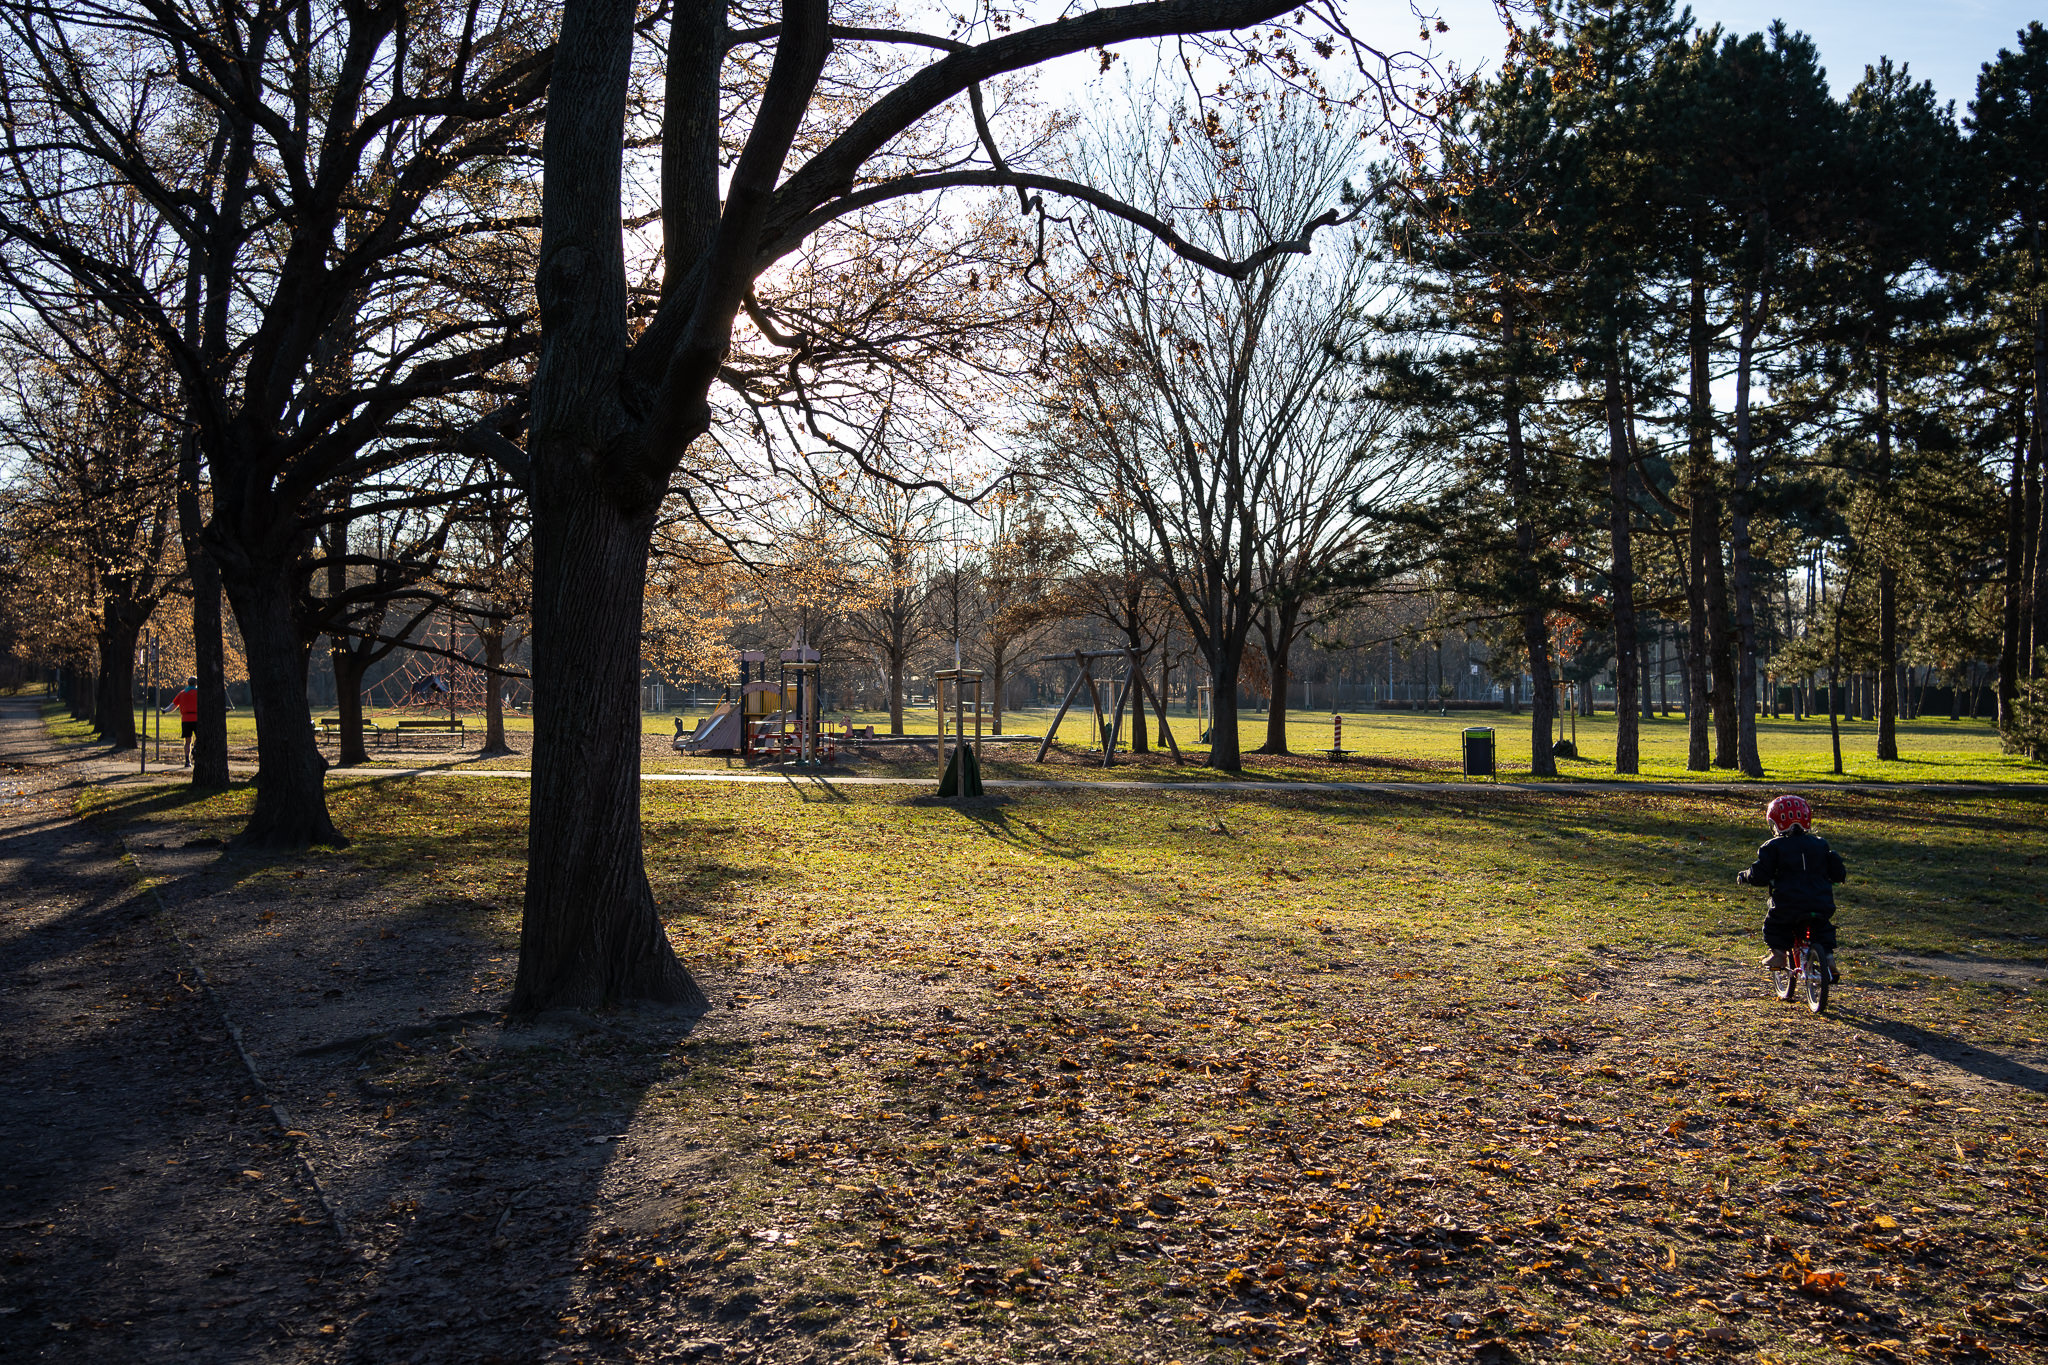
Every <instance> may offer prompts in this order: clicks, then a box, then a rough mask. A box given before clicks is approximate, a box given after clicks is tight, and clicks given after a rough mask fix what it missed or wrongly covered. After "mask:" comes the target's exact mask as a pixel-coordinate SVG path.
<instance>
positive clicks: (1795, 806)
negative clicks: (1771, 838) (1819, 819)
mask: <svg viewBox="0 0 2048 1365" xmlns="http://www.w3.org/2000/svg"><path fill="white" fill-rule="evenodd" d="M1764 819H1766V820H1768V821H1770V822H1771V828H1772V829H1774V830H1776V831H1777V832H1778V833H1780V834H1783V833H1784V832H1785V831H1786V830H1788V829H1790V828H1791V827H1792V826H1794V825H1797V826H1799V828H1801V829H1804V830H1810V829H1812V828H1813V807H1812V806H1809V805H1807V804H1806V798H1805V797H1803V796H1780V797H1777V798H1775V799H1774V800H1773V801H1772V802H1771V804H1770V805H1768V806H1765V807H1764Z"/></svg>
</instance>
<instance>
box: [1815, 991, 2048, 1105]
mask: <svg viewBox="0 0 2048 1365" xmlns="http://www.w3.org/2000/svg"><path fill="white" fill-rule="evenodd" d="M1833 1013H1834V1017H1835V1018H1836V1020H1838V1021H1839V1022H1841V1023H1844V1024H1847V1025H1849V1026H1850V1027H1851V1028H1859V1029H1862V1030H1863V1031H1864V1032H1866V1033H1875V1034H1877V1035H1878V1036H1879V1037H1881V1038H1889V1039H1891V1040H1892V1041H1893V1042H1895V1043H1898V1044H1900V1045H1901V1046H1904V1047H1909V1048H1912V1049H1913V1050H1914V1051H1915V1052H1919V1053H1923V1054H1924V1055H1926V1056H1928V1057H1932V1058H1934V1059H1935V1060H1936V1061H1941V1062H1946V1063H1948V1064H1949V1065H1950V1066H1953V1067H1956V1068H1958V1069H1959V1070H1963V1071H1967V1072H1969V1073H1970V1074H1971V1075H1973V1076H1980V1077H1982V1078H1983V1079H1985V1080H1987V1081H1997V1082H1998V1083H2000V1084H2001V1085H2016V1086H2019V1087H2020V1088H2021V1089H2023V1090H2031V1091H2033V1092H2034V1093H2035V1094H2037V1095H2048V1071H2042V1070H2040V1069H2039V1068H2037V1067H2032V1066H2028V1065H2027V1064H2026V1063H2025V1062H2020V1061H2015V1060H2014V1059H2013V1058H2011V1057H2006V1056H2001V1055H2000V1054H1999V1053H1996V1052H1990V1051H1987V1050H1985V1049H1984V1048H1981V1047H1978V1046H1976V1045H1975V1044H1973V1043H1966V1042H1964V1041H1963V1040H1962V1039H1960V1038H1955V1037H1951V1036H1950V1035H1948V1034H1946V1033H1936V1032H1934V1031H1933V1030H1932V1029H1924V1028H1921V1027H1920V1026H1919V1025H1918V1024H1909V1023H1907V1022H1906V1021H1905V1020H1903V1019H1891V1018H1887V1017H1885V1016H1884V1015H1880V1014H1872V1013H1870V1012H1869V1011H1867V1010H1860V1009H1853V1008H1852V1009H1842V1008H1841V1007H1839V1006H1837V1007H1836V1008H1835V1010H1834V1011H1833Z"/></svg>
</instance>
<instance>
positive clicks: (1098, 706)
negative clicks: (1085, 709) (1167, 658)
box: [1032, 649, 1182, 768]
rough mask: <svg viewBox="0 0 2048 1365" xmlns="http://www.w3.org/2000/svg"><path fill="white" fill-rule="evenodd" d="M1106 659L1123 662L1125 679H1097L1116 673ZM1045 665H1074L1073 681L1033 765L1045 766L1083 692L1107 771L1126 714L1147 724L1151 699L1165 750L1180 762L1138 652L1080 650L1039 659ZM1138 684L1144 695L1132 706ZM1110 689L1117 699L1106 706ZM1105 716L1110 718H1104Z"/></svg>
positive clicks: (1177, 746)
mask: <svg viewBox="0 0 2048 1365" xmlns="http://www.w3.org/2000/svg"><path fill="white" fill-rule="evenodd" d="M1104 659H1111V660H1114V659H1121V660H1123V665H1124V670H1123V674H1124V675H1123V676H1122V677H1121V678H1118V677H1102V678H1098V677H1096V676H1095V670H1096V668H1098V667H1102V668H1104V669H1105V671H1106V672H1113V671H1114V669H1115V665H1114V664H1107V665H1104V664H1101V663H1099V662H1098V661H1100V660H1104ZM1038 662H1040V663H1042V664H1072V665H1074V666H1075V669H1076V672H1075V674H1074V681H1073V683H1072V685H1070V686H1069V687H1068V688H1067V694H1066V696H1064V697H1062V698H1061V699H1060V709H1059V710H1058V711H1057V712H1056V713H1055V714H1054V715H1053V718H1052V724H1050V725H1048V726H1046V727H1045V738H1044V739H1042V740H1040V741H1039V744H1038V756H1037V758H1035V759H1033V760H1032V761H1033V762H1035V763H1043V762H1045V756H1046V754H1047V752H1048V751H1050V750H1051V748H1052V742H1053V739H1054V737H1055V736H1057V735H1058V734H1059V732H1060V722H1061V721H1063V720H1065V719H1066V718H1067V709H1068V708H1069V707H1071V706H1072V705H1073V704H1074V698H1075V697H1077V696H1079V695H1080V693H1081V689H1082V688H1084V687H1085V688H1087V689H1088V705H1089V708H1090V709H1091V710H1092V711H1093V712H1094V713H1095V737H1096V743H1098V744H1099V745H1101V751H1102V766H1103V767H1105V768H1107V767H1109V766H1110V765H1111V764H1112V763H1114V762H1115V760H1116V746H1117V743H1118V741H1119V740H1121V739H1122V737H1123V722H1124V710H1125V708H1126V707H1129V708H1130V710H1131V720H1132V721H1133V722H1134V723H1135V724H1138V725H1143V724H1144V723H1145V705H1144V704H1145V701H1146V700H1147V699H1149V700H1150V701H1151V703H1152V708H1153V710H1155V711H1156V712H1158V714H1159V733H1160V734H1162V735H1164V736H1165V737H1166V747H1167V748H1169V749H1171V750H1172V751H1173V761H1174V762H1175V763H1179V762H1181V761H1182V760H1181V756H1180V744H1179V742H1178V741H1176V740H1175V739H1174V737H1173V727H1172V726H1171V725H1170V724H1169V723H1168V722H1167V718H1166V703H1164V702H1163V701H1161V700H1160V699H1159V694H1158V692H1156V691H1154V690H1153V687H1152V680H1151V679H1150V678H1148V677H1146V676H1145V670H1144V668H1143V667H1142V666H1141V661H1140V658H1139V655H1138V651H1136V650H1134V649H1094V650H1090V649H1077V650H1075V651H1074V652H1073V653H1072V654H1047V655H1045V656H1043V657H1042V658H1040V659H1039V661H1038ZM1133 683H1135V684H1136V685H1137V688H1138V690H1139V692H1140V693H1142V694H1143V695H1142V696H1141V697H1140V698H1138V699H1137V701H1136V703H1135V704H1133V700H1132V696H1131V687H1132V684H1133ZM1105 689H1107V690H1108V692H1109V694H1110V696H1111V697H1113V698H1114V700H1113V701H1111V702H1110V703H1109V704H1108V705H1107V706H1105V705H1104V697H1103V692H1104V690H1105ZM1105 712H1107V714H1106V715H1105Z"/></svg>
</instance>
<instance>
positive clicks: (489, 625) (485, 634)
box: [476, 617, 512, 758]
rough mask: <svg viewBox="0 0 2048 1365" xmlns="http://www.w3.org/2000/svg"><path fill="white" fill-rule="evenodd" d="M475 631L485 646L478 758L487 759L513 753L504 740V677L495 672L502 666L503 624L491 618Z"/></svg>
mask: <svg viewBox="0 0 2048 1365" xmlns="http://www.w3.org/2000/svg"><path fill="white" fill-rule="evenodd" d="M476 634H477V638H478V639H479V640H481V641H482V642H483V646H484V747H483V749H482V751H481V752H480V754H479V757H482V758H490V757H493V756H495V755H498V754H509V753H511V752H512V746H511V745H509V744H507V743H506V742H505V679H504V675H502V674H501V673H499V671H498V670H499V669H501V668H503V667H504V666H505V623H504V621H503V620H502V619H501V618H498V617H491V618H489V619H488V620H486V622H485V623H484V624H483V625H481V626H479V627H477V632H476Z"/></svg>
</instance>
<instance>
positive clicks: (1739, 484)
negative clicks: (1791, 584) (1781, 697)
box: [1717, 297, 1764, 777]
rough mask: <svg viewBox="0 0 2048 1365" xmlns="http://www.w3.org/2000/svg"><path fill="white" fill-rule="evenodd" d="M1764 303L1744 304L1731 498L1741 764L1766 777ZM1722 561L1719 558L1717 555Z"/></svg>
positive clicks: (1737, 365)
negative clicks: (1757, 555)
mask: <svg viewBox="0 0 2048 1365" xmlns="http://www.w3.org/2000/svg"><path fill="white" fill-rule="evenodd" d="M1752 307H1754V308H1755V309H1756V310H1757V312H1758V313H1761V312H1762V309H1763V301H1762V300H1761V299H1758V300H1756V301H1755V302H1754V303H1752V301H1751V300H1750V299H1749V298H1747V297H1745V298H1744V299H1743V301H1742V334H1741V339H1740V342H1739V343H1738V348H1737V349H1738V355H1737V357H1736V362H1735V486H1734V490H1733V497H1732V498H1731V499H1730V508H1729V511H1730V514H1731V515H1730V517H1729V523H1730V525H1729V530H1730V535H1729V537H1728V539H1729V552H1730V553H1729V557H1730V558H1731V559H1732V560H1733V561H1734V578H1735V649H1736V653H1735V675H1736V676H1735V726H1736V761H1737V763H1738V764H1739V765H1740V767H1741V769H1742V772H1743V774H1744V776H1747V777H1762V776H1763V775H1764V766H1763V759H1762V757H1761V755H1760V754H1759V752H1758V750H1757V742H1756V712H1757V704H1756V588H1755V583H1754V581H1753V579H1754V575H1753V573H1752V569H1751V565H1750V553H1749V550H1750V544H1749V499H1750V489H1751V486H1752V485H1753V484H1754V482H1755V473H1754V467H1753V458H1752V457H1753V449H1752V446H1753V440H1754V435H1755V432H1754V429H1753V428H1752V426H1751V425H1750V411H1749V395H1750V390H1749V385H1750V370H1751V366H1752V363H1753V361H1754V358H1755V354H1756V351H1755V346H1756V336H1757V333H1758V332H1759V331H1760V330H1761V329H1762V327H1763V319H1762V318H1761V317H1760V316H1755V315H1753V314H1752V312H1751V309H1752ZM1717 558H1718V555H1717Z"/></svg>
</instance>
